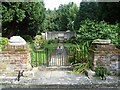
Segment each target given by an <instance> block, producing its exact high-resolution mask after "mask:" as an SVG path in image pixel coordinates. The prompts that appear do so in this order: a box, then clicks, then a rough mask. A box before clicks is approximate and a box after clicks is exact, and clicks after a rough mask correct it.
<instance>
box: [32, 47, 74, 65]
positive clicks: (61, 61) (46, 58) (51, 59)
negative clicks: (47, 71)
mask: <svg viewBox="0 0 120 90" xmlns="http://www.w3.org/2000/svg"><path fill="white" fill-rule="evenodd" d="M73 50H74V49H72V48H68V46H65V45H57V46H51V47H47V48H45V49H43V50H39V51H34V55H32V56H34V58H33V59H32V62H31V63H32V66H40V65H47V66H67V65H69V64H70V62H69V61H70V60H71V59H74V54H73V53H74V51H73ZM71 57H72V58H71Z"/></svg>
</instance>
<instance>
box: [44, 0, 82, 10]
mask: <svg viewBox="0 0 120 90" xmlns="http://www.w3.org/2000/svg"><path fill="white" fill-rule="evenodd" d="M81 1H82V0H44V4H45V8H46V9H48V8H49V9H50V10H54V8H56V9H57V8H58V7H59V6H60V4H68V3H69V2H74V3H76V4H77V6H79V5H80V2H81Z"/></svg>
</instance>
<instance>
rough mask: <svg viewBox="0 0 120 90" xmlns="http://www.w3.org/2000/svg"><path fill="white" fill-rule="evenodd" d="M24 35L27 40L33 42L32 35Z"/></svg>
mask: <svg viewBox="0 0 120 90" xmlns="http://www.w3.org/2000/svg"><path fill="white" fill-rule="evenodd" d="M22 37H23V38H24V39H25V40H26V41H27V42H32V41H33V39H32V37H31V36H30V35H23V36H22Z"/></svg>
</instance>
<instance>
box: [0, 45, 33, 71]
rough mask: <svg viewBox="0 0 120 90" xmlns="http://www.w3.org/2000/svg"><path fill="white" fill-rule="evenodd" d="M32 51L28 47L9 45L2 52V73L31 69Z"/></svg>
mask: <svg viewBox="0 0 120 90" xmlns="http://www.w3.org/2000/svg"><path fill="white" fill-rule="evenodd" d="M30 62H31V58H30V49H29V47H28V45H15V46H14V45H7V46H5V49H3V50H2V52H0V66H1V67H0V73H16V72H18V71H19V70H25V71H27V70H30V69H31V64H30Z"/></svg>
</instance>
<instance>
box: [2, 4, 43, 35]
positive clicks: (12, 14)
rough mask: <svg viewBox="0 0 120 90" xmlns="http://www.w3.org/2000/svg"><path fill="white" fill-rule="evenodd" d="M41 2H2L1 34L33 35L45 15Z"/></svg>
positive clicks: (38, 29) (37, 30) (39, 28)
mask: <svg viewBox="0 0 120 90" xmlns="http://www.w3.org/2000/svg"><path fill="white" fill-rule="evenodd" d="M44 12H45V9H44V4H43V3H42V2H2V27H3V36H7V37H11V36H12V35H17V34H19V35H23V34H24V35H26V34H29V35H31V36H33V35H35V34H36V33H38V32H39V31H40V30H41V23H42V22H43V20H44V17H45V13H44Z"/></svg>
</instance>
